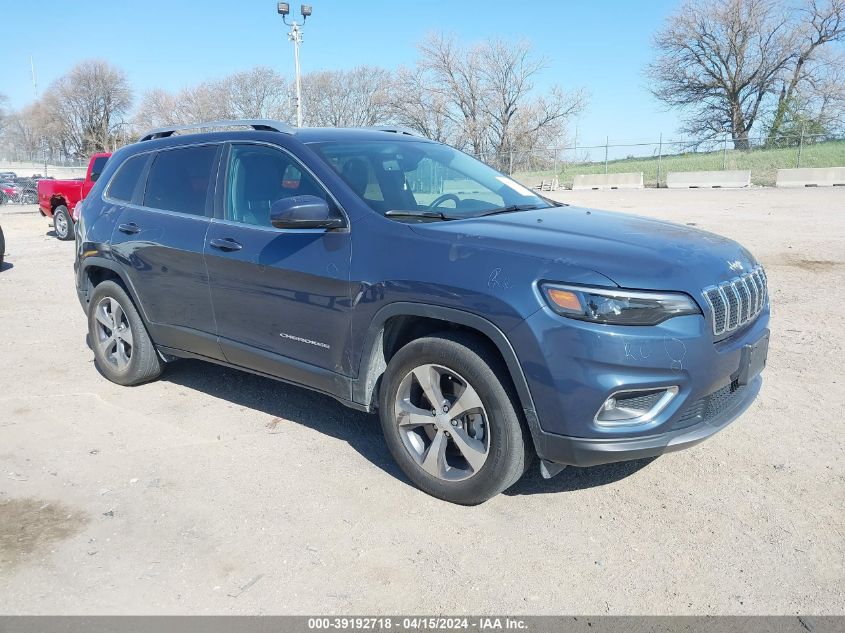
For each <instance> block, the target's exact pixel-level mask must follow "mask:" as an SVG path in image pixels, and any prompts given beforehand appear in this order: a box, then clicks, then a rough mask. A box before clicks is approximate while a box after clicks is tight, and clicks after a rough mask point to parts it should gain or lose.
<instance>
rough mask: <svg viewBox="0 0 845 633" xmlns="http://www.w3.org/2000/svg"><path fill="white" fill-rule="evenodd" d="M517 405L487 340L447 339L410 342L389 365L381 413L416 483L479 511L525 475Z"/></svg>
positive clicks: (397, 457)
mask: <svg viewBox="0 0 845 633" xmlns="http://www.w3.org/2000/svg"><path fill="white" fill-rule="evenodd" d="M515 402H516V398H515V396H514V395H513V389H512V388H511V387H510V382H509V380H508V377H507V375H506V373H505V370H504V367H503V364H502V362H501V361H500V359H499V358H498V357H497V356H496V355H495V354H494V353H493V352H492V351H491V350H490V349H488V347H487V346H486V344H485V343H484V342H483V341H482V340H480V339H477V338H475V337H473V336H469V335H464V334H459V333H442V334H440V335H437V336H430V337H426V338H421V339H417V340H415V341H412V342H411V343H409V344H408V345H406V346H405V347H403V348H402V349H401V350H399V352H397V353H396V355H395V356H394V357H393V358H392V359H391V360H390V362H389V363H388V365H387V369H386V371H385V374H384V377H383V379H382V386H381V389H380V403H379V415H380V417H381V425H382V430H383V431H384V436H385V439H386V441H387V445H388V447H389V448H390V452H391V454H392V455H393V457H394V459H395V460H396V462H397V463H398V464H399V466H400V467H401V468H402V470H403V472H404V473H405V474H406V475H407V476H408V478H409V479H411V481H413V482H414V484H416V485H417V486H418V487H419V488H420V489H422V490H423V491H425V492H427V493H428V494H430V495H432V496H435V497H438V498H440V499H444V500H446V501H451V502H453V503H460V504H464V505H474V504H478V503H482V502H484V501H486V500H487V499H489V498H490V497H493V496H495V495H497V494H498V493H500V492H501V491H503V490H505V489H506V488H509V487H510V486H511V485H513V484H514V483H515V482H516V481H517V480H518V479H519V478H520V477H521V476H522V474H523V473H524V472H525V466H526V458H527V455H526V444H525V439H524V437H523V427H522V424H521V422H520V417H519V414H518V409H517V407H516V406H515Z"/></svg>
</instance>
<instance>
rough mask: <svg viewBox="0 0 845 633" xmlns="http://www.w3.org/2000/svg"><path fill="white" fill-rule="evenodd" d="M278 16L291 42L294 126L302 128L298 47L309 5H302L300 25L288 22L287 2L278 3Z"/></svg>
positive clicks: (309, 13)
mask: <svg viewBox="0 0 845 633" xmlns="http://www.w3.org/2000/svg"><path fill="white" fill-rule="evenodd" d="M276 10H277V11H278V12H279V15H281V16H282V21H283V22H284V23H285V24H286V25H287V26H289V27H290V33H288V39H289V40H290V41H291V42H293V63H294V67H295V71H294V72H295V73H296V126H297V127H302V81H301V79H300V73H299V45H300V44H302V26H303V25H304V24H305V20H307V19H308V16H309V15H311V5H310V4H303V5H302V6H301V7H300V8H299V11H300V13H301V14H302V23H298V22H294V21H293V19H291V21H290V22H288V15H289V14H290V4H289V3H287V2H280V3H279V4H278V6H277V7H276Z"/></svg>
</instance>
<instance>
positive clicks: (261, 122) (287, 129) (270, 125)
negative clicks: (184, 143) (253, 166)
mask: <svg viewBox="0 0 845 633" xmlns="http://www.w3.org/2000/svg"><path fill="white" fill-rule="evenodd" d="M215 127H220V128H223V127H251V128H252V129H253V130H264V131H267V132H283V133H285V134H294V133H295V132H296V128H295V127H293V126H291V125H288V124H287V123H282V122H281V121H273V120H272V119H232V120H228V121H226V120H224V121H205V122H204V123H191V124H183V125H169V126H167V127H160V128H156V129H154V130H150V131H149V132H147V133H146V134H144V135H143V136H142V137H141V138H139V139H138V142H141V141H151V140H153V139H156V138H167V137H168V136H172V135H173V133H174V132H180V131H182V130H205V129H209V128H215Z"/></svg>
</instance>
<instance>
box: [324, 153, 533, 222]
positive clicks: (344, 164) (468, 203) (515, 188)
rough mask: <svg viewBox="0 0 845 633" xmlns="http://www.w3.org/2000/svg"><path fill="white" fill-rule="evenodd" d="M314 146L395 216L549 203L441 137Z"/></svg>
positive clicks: (451, 215) (380, 209) (377, 207)
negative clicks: (443, 142) (438, 140)
mask: <svg viewBox="0 0 845 633" xmlns="http://www.w3.org/2000/svg"><path fill="white" fill-rule="evenodd" d="M312 147H313V148H314V149H315V150H316V151H317V153H319V154H320V155H321V156H322V158H323V159H324V160H325V161H326V162H327V163H328V164H329V165H330V166H331V167H332V168H333V169H334V170H335V171H336V172H337V173H338V174H339V175H340V177H341V178H343V179H344V180H345V181H346V182H347V184H349V186H350V187H351V188H352V190H353V191H354V192H355V193H356V194H357V195H358V196H359V197H360V198H361V199H362V200H363V201H364V202H365V203H367V205H368V206H369V207H370V208H371V209H373V211H376V212H377V213H381V214H383V215H387V216H389V217H393V218H400V219H413V218H417V219H419V220H428V221H430V220H431V219H461V218H469V217H474V216H479V215H484V214H485V213H489V212H491V211H496V210H505V211H519V210H523V209H529V208H531V209H535V208H541V207H548V206H549V204H548V203H547V202H546V201H545V200H543V199H542V198H540V197H539V196H537V195H535V194H534V193H532V192H531V191H530V190H529V189H527V188H526V187H523V186H522V185H520V184H519V183H517V182H515V181H514V180H511V179H510V178H508V177H507V176H503V175H502V174H500V173H499V172H497V171H496V170H494V169H492V168H490V167H488V166H487V165H485V164H484V163H481V162H479V161H477V160H475V159H474V158H472V157H470V156H467V155H466V154H464V153H462V152H459V151H458V150H456V149H453V148H451V147H449V146H447V145H441V144H439V143H431V142H427V141H404V140H403V141H390V140H385V141H358V142H354V143H346V142H338V143H334V142H324V143H315V144H313V145H312Z"/></svg>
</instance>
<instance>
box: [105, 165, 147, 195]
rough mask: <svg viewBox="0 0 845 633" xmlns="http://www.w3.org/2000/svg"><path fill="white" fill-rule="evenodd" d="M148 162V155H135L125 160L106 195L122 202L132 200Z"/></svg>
mask: <svg viewBox="0 0 845 633" xmlns="http://www.w3.org/2000/svg"><path fill="white" fill-rule="evenodd" d="M146 162H147V156H146V155H144V156H133V157H132V158H130V159H129V160H127V161H125V162H124V163H123V164H122V165H121V166H120V167H119V168H118V170H117V173H116V174H115V176H114V178H112V180H111V183H109V188H108V190H107V192H106V195H107V196H108V197H109V198H112V199H114V200H120V201H121V202H131V201H132V194H133V193H134V192H135V187H137V186H138V180H139V179H140V178H141V173H142V172H143V171H144V165H145V164H146Z"/></svg>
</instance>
